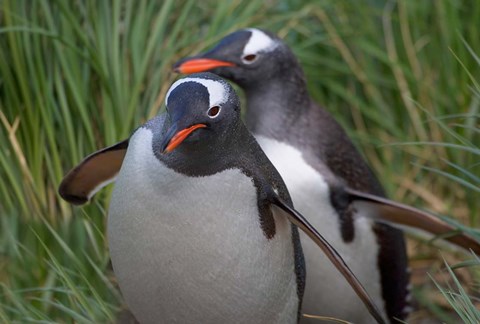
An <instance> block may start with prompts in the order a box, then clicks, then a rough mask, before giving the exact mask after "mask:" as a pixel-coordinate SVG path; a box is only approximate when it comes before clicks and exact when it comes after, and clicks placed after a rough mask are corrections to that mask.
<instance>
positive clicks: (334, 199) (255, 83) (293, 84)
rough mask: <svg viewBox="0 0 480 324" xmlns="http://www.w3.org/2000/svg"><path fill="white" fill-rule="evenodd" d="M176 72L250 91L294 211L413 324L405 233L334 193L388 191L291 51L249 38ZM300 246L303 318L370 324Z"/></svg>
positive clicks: (257, 124) (389, 310) (253, 32)
mask: <svg viewBox="0 0 480 324" xmlns="http://www.w3.org/2000/svg"><path fill="white" fill-rule="evenodd" d="M174 69H175V70H176V71H178V72H180V73H186V74H188V73H193V72H201V71H207V70H208V71H212V72H214V73H216V74H218V75H220V76H222V77H225V78H227V79H230V80H232V81H234V82H235V83H237V84H238V85H239V86H240V87H242V88H243V90H244V91H245V94H246V99H247V111H246V124H247V127H248V128H249V130H250V131H251V132H252V133H253V135H254V136H255V137H256V139H257V141H258V142H259V144H260V146H261V147H262V149H263V150H264V151H265V153H266V155H267V156H268V158H269V159H270V160H271V161H272V163H273V165H274V166H275V167H276V168H277V170H278V171H279V172H280V174H281V176H282V178H283V179H284V181H285V183H286V185H287V188H288V190H289V192H290V194H291V197H292V200H293V203H294V204H295V207H296V208H297V209H298V211H300V212H301V213H302V214H303V215H305V217H307V219H308V220H309V222H311V223H312V225H314V227H316V228H318V229H319V231H320V232H321V233H322V234H323V235H324V236H325V237H326V238H327V239H328V241H329V242H331V243H332V245H333V246H334V247H335V248H336V249H337V250H338V251H339V253H340V254H341V255H342V256H343V257H344V259H345V260H346V262H347V263H348V264H349V265H350V266H351V267H352V269H353V270H354V272H355V273H356V274H357V275H358V277H359V279H360V281H361V282H363V283H364V284H365V286H366V287H367V290H368V291H369V293H370V295H371V296H372V297H373V298H374V300H375V301H376V303H377V304H380V305H382V310H383V311H384V313H385V314H386V315H387V317H388V319H389V320H390V321H391V322H396V320H397V319H398V320H403V319H405V318H406V317H407V315H408V312H409V309H410V307H409V306H408V299H409V288H408V286H409V274H408V268H407V256H406V251H405V242H404V238H403V234H402V233H401V232H400V231H399V230H397V229H393V228H391V227H389V226H387V225H384V224H379V223H378V222H373V221H372V220H371V219H369V218H365V217H362V216H371V215H369V213H371V212H372V210H371V209H368V208H361V206H360V205H359V206H357V208H356V209H353V208H348V206H349V204H348V200H347V202H345V201H344V200H343V199H342V197H338V196H337V193H336V190H335V189H334V188H336V187H338V186H343V185H346V186H348V187H350V188H352V189H354V190H357V193H358V194H360V195H361V194H362V193H366V194H373V195H376V196H378V197H384V191H383V189H382V186H381V185H380V183H379V181H378V180H377V178H376V177H375V176H374V174H373V173H372V171H371V170H370V168H369V167H368V165H367V164H366V162H365V161H364V160H363V158H362V156H361V155H360V154H359V153H358V151H357V150H356V148H355V147H354V145H353V144H352V142H351V141H350V140H349V138H348V137H347V135H346V133H345V131H344V130H343V129H342V127H341V126H340V125H339V124H338V123H337V122H336V121H335V119H334V118H333V117H332V116H331V115H330V114H329V113H328V112H327V111H326V110H324V109H323V108H321V107H320V106H318V105H317V104H316V103H314V102H313V100H312V99H311V97H310V96H309V94H308V92H307V86H306V82H305V78H304V74H303V71H302V69H301V67H300V65H299V64H298V62H297V60H296V58H295V56H294V54H293V53H292V52H291V50H290V49H289V48H288V46H287V45H286V44H285V43H284V42H283V41H281V40H280V39H279V38H278V37H276V36H274V35H272V34H271V33H269V32H266V31H262V30H259V29H254V28H249V29H243V30H240V31H237V32H234V33H232V34H230V35H228V36H226V37H225V38H223V39H222V40H221V41H220V43H219V44H218V45H217V46H216V47H214V48H213V49H212V50H210V51H208V52H206V53H204V54H201V55H198V56H195V57H190V58H187V59H184V60H181V61H179V62H178V63H177V64H175V66H174ZM343 198H344V197H343ZM384 216H387V215H386V214H384ZM391 217H393V218H396V219H397V220H398V221H401V220H400V219H399V217H398V215H397V216H394V215H392V216H391ZM301 241H302V245H303V249H304V254H305V260H306V266H307V273H308V279H307V284H306V289H305V296H304V301H303V305H304V307H303V310H304V312H305V313H307V314H319V313H322V314H325V312H324V311H323V312H321V310H322V309H323V310H327V313H326V314H327V315H330V316H333V317H340V318H344V319H346V320H350V321H353V322H355V323H369V322H370V318H369V314H368V313H367V312H365V308H364V307H363V305H362V304H361V303H359V302H358V299H357V298H356V296H355V295H354V294H352V293H351V291H350V290H349V289H348V287H347V286H346V285H345V283H344V282H343V279H342V278H340V277H339V276H338V273H336V272H335V271H333V270H334V269H333V268H332V267H331V265H330V264H326V263H325V261H324V256H322V255H320V254H319V252H318V249H316V248H315V247H314V246H313V244H312V243H311V242H309V241H308V240H306V239H305V237H304V236H303V234H301ZM306 322H310V321H309V320H305V323H306ZM312 322H313V320H312Z"/></svg>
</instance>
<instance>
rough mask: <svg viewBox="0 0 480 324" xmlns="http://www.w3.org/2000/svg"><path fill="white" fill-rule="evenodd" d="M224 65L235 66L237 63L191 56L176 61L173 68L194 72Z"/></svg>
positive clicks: (186, 72)
mask: <svg viewBox="0 0 480 324" xmlns="http://www.w3.org/2000/svg"><path fill="white" fill-rule="evenodd" d="M224 66H235V63H231V62H227V61H221V60H215V59H210V58H202V57H190V58H186V59H184V60H181V61H179V62H177V63H175V65H174V66H173V70H174V71H175V72H177V73H182V74H192V73H199V72H206V71H210V70H213V69H215V68H219V67H224Z"/></svg>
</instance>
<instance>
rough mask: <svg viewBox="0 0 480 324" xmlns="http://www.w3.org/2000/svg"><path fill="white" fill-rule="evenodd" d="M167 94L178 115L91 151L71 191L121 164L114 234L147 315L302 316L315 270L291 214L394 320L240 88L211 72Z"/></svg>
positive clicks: (71, 195) (134, 306)
mask: <svg viewBox="0 0 480 324" xmlns="http://www.w3.org/2000/svg"><path fill="white" fill-rule="evenodd" d="M165 101H166V107H167V113H165V114H162V115H159V116H157V117H156V118H154V119H152V120H150V121H148V122H147V123H146V124H145V125H143V126H141V127H139V128H138V129H137V130H136V131H135V132H134V133H133V135H132V136H131V137H130V139H129V140H127V141H123V142H121V143H119V144H117V145H115V146H113V147H110V148H107V149H104V150H102V151H100V152H97V153H96V154H93V155H91V156H90V157H88V158H86V159H85V160H84V161H83V162H82V163H81V164H80V165H79V166H78V167H77V168H75V169H74V170H72V171H71V172H70V173H69V174H68V175H67V176H66V177H65V179H64V181H63V182H62V184H61V186H60V189H59V191H60V194H61V195H62V197H63V198H65V199H66V200H68V201H70V202H72V203H84V202H86V201H88V199H89V197H91V195H92V194H93V193H94V192H95V191H96V190H98V189H99V188H101V187H102V186H103V185H104V184H105V183H106V182H108V180H112V179H113V178H114V177H115V176H116V173H117V172H118V169H119V163H120V164H121V168H120V171H119V173H118V176H117V178H116V184H115V188H114V191H113V194H112V199H111V202H110V209H109V217H108V239H109V246H110V254H111V259H112V264H113V269H114V272H115V274H116V276H117V279H118V283H119V286H120V289H121V291H122V293H123V296H124V298H125V300H126V303H127V305H128V306H129V308H130V309H131V310H132V312H133V314H134V315H135V317H136V318H137V319H138V320H139V321H140V322H141V323H295V322H297V320H298V318H299V314H300V313H299V310H300V306H301V301H302V295H303V288H304V279H305V272H304V263H303V255H302V251H301V246H300V240H299V237H298V232H297V228H296V227H295V226H294V225H292V224H291V223H290V222H289V221H288V220H290V221H291V222H293V223H294V224H296V225H298V226H299V227H300V228H301V229H302V230H303V231H305V232H306V233H308V235H309V236H310V237H311V238H312V239H313V240H315V242H316V244H318V245H319V246H320V247H321V248H322V250H324V252H325V254H326V255H327V256H328V258H329V259H330V260H331V261H332V263H333V264H334V265H335V267H337V268H338V269H339V270H340V272H341V273H342V274H343V276H344V277H345V278H346V279H347V281H348V282H349V283H350V284H351V285H352V287H353V288H354V289H355V291H356V292H357V293H358V295H359V296H360V298H361V299H362V300H363V301H364V302H365V304H366V306H367V308H368V311H369V312H371V314H372V316H373V317H370V322H372V321H374V318H375V320H376V321H377V322H379V323H384V321H383V319H382V315H381V313H380V311H378V310H377V309H376V307H375V305H374V304H373V303H371V302H370V299H369V297H368V295H367V294H366V292H365V290H364V289H363V287H362V286H361V284H360V283H359V282H358V281H357V280H356V278H355V276H354V275H353V273H352V272H351V271H350V270H349V268H348V267H347V266H346V265H345V263H344V262H343V260H342V259H341V257H339V255H338V254H337V253H336V252H335V250H334V249H332V248H331V247H330V245H329V244H328V243H327V242H326V241H325V240H323V238H322V237H321V236H320V235H319V234H318V233H317V232H316V230H315V229H314V228H312V227H311V225H310V224H309V223H308V222H306V221H305V220H304V219H303V217H302V216H301V215H300V214H299V213H298V212H296V211H295V210H294V209H293V206H292V203H291V200H290V197H289V194H288V192H287V189H286V187H285V185H284V183H283V181H282V179H281V177H280V175H279V174H278V172H277V171H276V170H275V168H274V167H273V165H272V164H271V163H270V161H269V160H268V159H267V157H266V156H265V154H264V153H263V152H262V150H261V148H260V146H259V145H258V144H257V142H256V141H255V139H254V137H253V136H252V135H251V134H250V133H249V132H248V130H247V128H246V127H245V125H244V124H243V122H242V121H241V119H240V107H239V101H238V98H237V96H236V94H235V92H234V91H233V89H232V88H231V86H230V85H229V84H228V83H227V82H225V81H223V80H222V79H220V78H219V77H218V76H215V75H213V74H199V75H195V76H192V77H189V78H185V79H181V80H179V81H177V82H176V83H174V84H173V85H172V86H171V88H170V89H169V91H168V93H167V96H166V99H165ZM125 151H126V152H125ZM110 159H113V160H115V162H114V163H112V167H109V165H110V163H108V161H109V160H110ZM89 171H92V172H89ZM82 190H84V191H82Z"/></svg>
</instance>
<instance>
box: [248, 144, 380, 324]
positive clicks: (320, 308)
mask: <svg viewBox="0 0 480 324" xmlns="http://www.w3.org/2000/svg"><path fill="white" fill-rule="evenodd" d="M256 138H257V140H258V142H259V144H260V146H261V147H262V149H263V150H264V151H265V153H266V155H267V156H268V158H269V159H270V161H271V162H272V163H273V165H274V166H275V167H276V168H277V170H278V172H279V173H280V174H281V176H282V178H283V180H284V181H285V184H286V185H287V188H288V191H289V192H290V195H291V197H292V200H293V205H294V207H295V208H296V209H297V210H298V211H299V212H300V213H302V214H303V215H304V216H305V217H306V218H307V219H308V221H309V222H310V223H311V224H312V225H313V226H315V228H316V229H317V230H318V231H319V232H320V233H321V234H322V235H323V236H324V237H325V238H326V239H327V240H328V241H329V242H330V244H332V245H333V246H334V247H335V249H336V250H337V251H338V252H339V253H340V255H341V256H342V257H343V258H344V260H345V262H346V263H347V264H348V266H349V267H350V268H351V269H352V271H353V272H354V273H355V275H356V276H357V278H358V279H359V280H360V282H361V283H362V284H363V285H364V287H365V288H366V289H367V291H368V292H369V294H370V296H371V297H372V298H373V300H374V302H375V303H376V305H377V306H378V307H379V308H380V309H381V310H383V313H384V314H383V315H385V304H384V301H383V298H382V297H381V285H380V273H379V269H378V263H377V262H378V258H377V257H378V245H377V242H376V237H375V234H374V232H373V230H372V228H371V221H370V220H368V219H366V218H363V217H362V216H361V211H359V212H358V213H357V214H356V215H355V224H354V226H355V238H354V240H353V241H352V242H350V243H345V242H344V241H343V239H342V237H341V233H340V224H339V217H338V215H337V213H336V212H335V210H334V208H333V207H332V205H331V204H330V193H329V188H328V185H327V183H326V182H325V180H324V179H323V178H322V176H321V175H320V174H319V173H318V172H316V171H315V170H314V169H313V168H312V167H311V166H310V165H308V164H307V163H306V162H305V160H304V159H303V157H302V154H301V152H300V151H298V150H297V149H295V148H294V147H292V146H290V145H287V144H285V143H281V142H278V141H276V140H273V139H270V138H266V137H263V136H256ZM300 238H301V242H302V247H303V253H304V255H305V263H306V267H307V278H306V287H305V295H304V298H303V307H302V313H303V314H309V315H322V316H333V317H337V318H340V319H344V320H349V321H352V322H354V323H372V322H373V319H372V317H371V316H370V314H369V313H368V311H367V309H366V308H365V306H364V305H363V303H362V302H361V301H360V299H359V298H358V297H357V295H356V294H355V292H354V291H353V290H352V288H351V287H350V286H349V285H348V284H347V282H346V281H345V279H344V278H343V276H342V275H341V274H340V273H339V272H338V271H337V270H336V268H335V267H334V266H333V265H332V264H331V263H330V261H329V260H328V259H327V257H326V256H325V255H324V254H323V253H322V251H321V250H320V249H319V248H318V246H317V245H316V244H315V243H313V242H312V241H311V240H310V239H309V238H308V237H307V236H306V235H305V234H304V233H303V232H302V233H300ZM301 323H318V320H315V319H307V318H303V319H302V320H301Z"/></svg>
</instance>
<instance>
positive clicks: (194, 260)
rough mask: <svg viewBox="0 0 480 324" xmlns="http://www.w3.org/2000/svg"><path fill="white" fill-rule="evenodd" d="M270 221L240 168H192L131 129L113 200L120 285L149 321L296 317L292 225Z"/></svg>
mask: <svg viewBox="0 0 480 324" xmlns="http://www.w3.org/2000/svg"><path fill="white" fill-rule="evenodd" d="M275 220H276V235H275V237H274V238H272V239H270V240H269V239H267V238H266V236H265V235H264V233H263V230H262V228H261V227H260V221H259V214H258V208H257V197H256V190H255V187H254V185H253V182H252V181H251V179H250V178H249V177H247V176H245V175H244V174H243V173H242V172H241V171H240V170H238V169H229V170H225V171H223V172H221V173H217V174H215V175H213V176H208V177H195V178H193V177H187V176H185V175H182V174H179V173H176V172H174V171H173V170H171V169H169V168H167V167H166V166H165V165H164V164H163V163H161V162H160V161H159V160H158V159H157V158H156V157H155V156H154V154H153V152H152V133H151V131H150V130H148V129H145V128H141V129H139V130H138V131H137V132H136V133H135V134H134V135H133V136H132V138H131V140H130V144H129V148H128V152H127V155H126V157H125V160H124V163H123V166H122V169H121V171H120V174H119V176H118V179H117V181H116V186H115V189H114V192H113V195H112V200H111V203H110V212H109V220H108V237H109V245H110V253H111V258H112V263H113V268H114V271H115V274H116V276H117V278H118V282H119V285H120V289H121V291H122V294H123V296H124V298H125V300H126V302H127V305H128V306H129V307H130V309H131V310H132V312H133V313H134V315H135V317H136V318H137V319H138V320H139V321H140V322H141V323H295V322H296V317H297V310H298V296H297V282H296V275H295V270H294V266H295V263H294V251H293V244H292V238H291V226H290V224H289V223H288V221H286V220H285V219H283V218H281V217H277V216H275Z"/></svg>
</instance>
